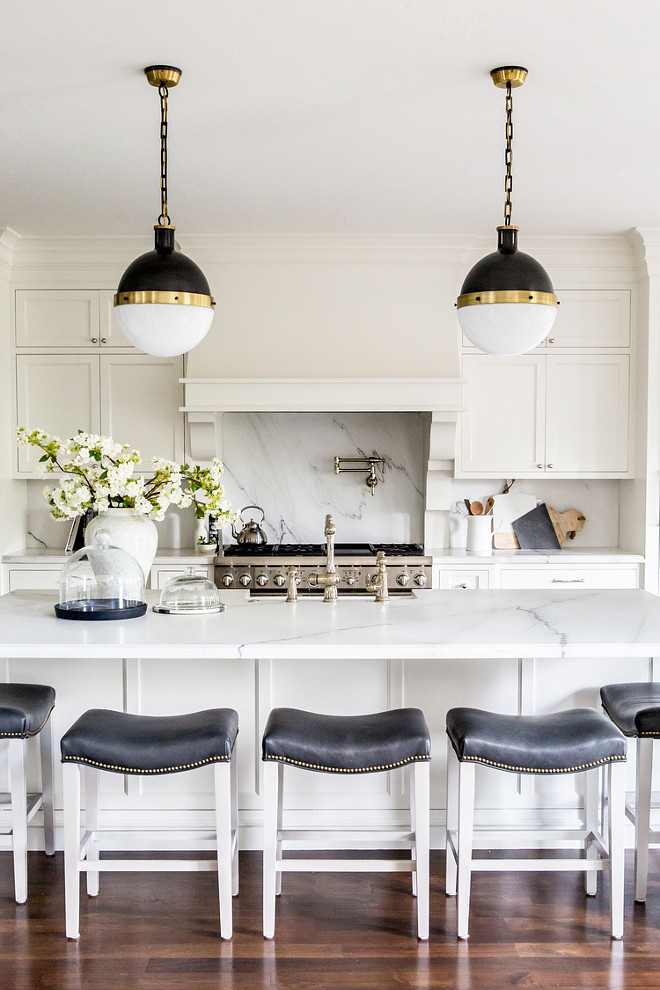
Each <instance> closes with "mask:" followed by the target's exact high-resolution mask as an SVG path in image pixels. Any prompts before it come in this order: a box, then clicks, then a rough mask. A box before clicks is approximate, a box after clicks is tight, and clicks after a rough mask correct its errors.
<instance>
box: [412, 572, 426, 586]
mask: <svg viewBox="0 0 660 990" xmlns="http://www.w3.org/2000/svg"><path fill="white" fill-rule="evenodd" d="M413 581H414V582H415V584H416V585H417V587H418V588H423V587H424V586H425V585H426V584H428V578H427V576H426V574H422V573H421V572H420V573H419V574H415V576H414V578H413Z"/></svg>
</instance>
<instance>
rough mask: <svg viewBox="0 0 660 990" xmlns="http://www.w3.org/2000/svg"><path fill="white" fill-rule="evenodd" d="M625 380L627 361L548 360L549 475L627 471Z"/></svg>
mask: <svg viewBox="0 0 660 990" xmlns="http://www.w3.org/2000/svg"><path fill="white" fill-rule="evenodd" d="M628 379H629V358H628V355H623V354H567V355H559V354H553V355H552V358H548V373H547V391H546V398H547V415H546V467H547V470H548V472H557V473H559V472H560V473H562V474H565V473H567V472H575V473H580V472H581V473H584V474H591V473H598V472H603V473H605V474H608V475H612V474H614V473H615V472H619V471H620V472H622V473H625V472H626V471H628V470H629V464H628V457H629V444H628V430H629V410H628V399H629V380H628Z"/></svg>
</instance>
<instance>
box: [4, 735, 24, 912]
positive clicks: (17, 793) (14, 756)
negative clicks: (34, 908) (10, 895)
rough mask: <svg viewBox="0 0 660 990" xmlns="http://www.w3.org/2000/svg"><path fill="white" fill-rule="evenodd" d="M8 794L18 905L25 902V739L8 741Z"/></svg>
mask: <svg viewBox="0 0 660 990" xmlns="http://www.w3.org/2000/svg"><path fill="white" fill-rule="evenodd" d="M8 749H9V792H10V796H11V830H12V848H13V851H14V897H15V898H16V901H17V903H18V904H25V902H26V900H27V784H26V780H25V739H9V740H8Z"/></svg>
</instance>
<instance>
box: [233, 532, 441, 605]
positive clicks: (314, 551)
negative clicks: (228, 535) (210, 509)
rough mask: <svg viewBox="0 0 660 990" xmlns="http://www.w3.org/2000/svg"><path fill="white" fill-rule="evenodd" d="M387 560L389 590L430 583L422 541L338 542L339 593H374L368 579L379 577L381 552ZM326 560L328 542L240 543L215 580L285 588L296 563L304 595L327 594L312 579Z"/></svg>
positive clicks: (265, 590)
mask: <svg viewBox="0 0 660 990" xmlns="http://www.w3.org/2000/svg"><path fill="white" fill-rule="evenodd" d="M379 550H382V551H383V553H384V554H385V559H386V561H387V577H388V585H389V592H390V594H391V595H392V594H406V593H408V594H410V592H411V591H412V590H414V589H415V588H425V587H426V588H430V587H431V563H432V560H431V557H425V556H424V550H423V548H422V547H421V546H420V544H418V543H335V566H336V569H337V573H338V575H339V579H340V580H339V585H338V590H339V592H340V594H342V595H344V594H349V593H350V594H356V595H365V594H371V593H372V592H371V591H367V580H368V579H369V578H371V579H373V578H375V576H376V554H377V553H378V551H379ZM325 564H326V546H325V543H305V544H290V543H239V544H235V545H233V546H228V547H225V548H224V549H223V551H222V553H221V554H220V556H218V557H216V559H215V583H216V584H217V585H218V587H220V588H246V589H249V590H250V592H251V593H252V594H257V595H270V594H284V593H285V592H286V582H287V568H288V567H289V566H291V565H293V566H295V568H296V572H297V585H298V594H299V595H305V594H309V595H318V594H321V595H323V587H312V586H310V585H309V584H308V578H309V575H310V574H312V573H321V572H322V571H323V569H324V568H325Z"/></svg>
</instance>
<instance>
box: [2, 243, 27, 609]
mask: <svg viewBox="0 0 660 990" xmlns="http://www.w3.org/2000/svg"><path fill="white" fill-rule="evenodd" d="M12 242H13V235H12V233H11V231H5V232H3V233H2V234H0V507H1V511H0V554H2V553H10V552H11V551H12V550H20V549H21V548H22V547H24V546H25V530H26V504H25V484H24V483H23V482H20V481H13V480H12V477H11V476H12V473H13V466H14V463H15V445H14V432H13V416H12V401H13V383H12V361H13V355H12V351H11V334H10V327H11V320H10V313H11V311H10V302H11V299H12V293H11V291H10V284H9V280H10V276H11V267H10V260H11V253H10V245H11V243H12ZM3 590H4V589H3Z"/></svg>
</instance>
